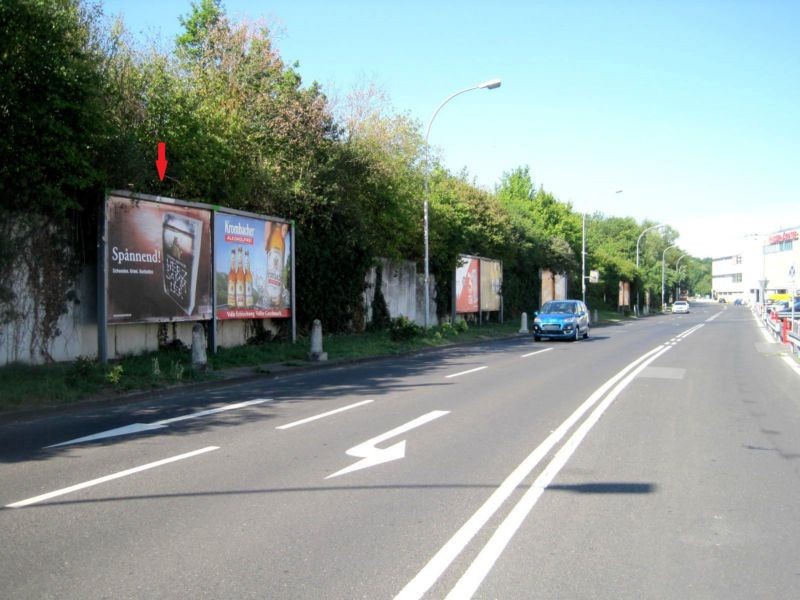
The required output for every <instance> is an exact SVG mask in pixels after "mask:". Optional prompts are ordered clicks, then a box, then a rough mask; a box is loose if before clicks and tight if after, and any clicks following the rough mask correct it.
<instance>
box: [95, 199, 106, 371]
mask: <svg viewBox="0 0 800 600" xmlns="http://www.w3.org/2000/svg"><path fill="white" fill-rule="evenodd" d="M105 207H106V203H105V200H104V201H103V202H101V203H100V210H99V213H100V214H99V219H98V222H97V226H98V228H99V230H100V235H98V236H97V360H98V361H99V362H100V364H103V365H104V364H106V363H107V362H108V308H107V305H106V302H107V300H108V272H107V270H106V239H107V235H108V225H107V224H106V209H105Z"/></svg>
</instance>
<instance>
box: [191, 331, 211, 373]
mask: <svg viewBox="0 0 800 600" xmlns="http://www.w3.org/2000/svg"><path fill="white" fill-rule="evenodd" d="M192 368H193V369H196V370H198V371H205V370H206V369H207V368H208V357H207V356H206V333H205V330H204V329H203V326H202V325H200V323H195V324H194V326H193V327H192Z"/></svg>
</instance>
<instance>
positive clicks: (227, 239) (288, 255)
mask: <svg viewBox="0 0 800 600" xmlns="http://www.w3.org/2000/svg"><path fill="white" fill-rule="evenodd" d="M214 262H215V264H214V277H215V283H216V310H217V319H221V320H224V319H273V318H281V317H291V315H292V289H291V281H292V273H291V269H292V230H291V227H290V225H289V224H288V223H286V222H283V221H273V220H267V219H259V218H253V217H247V216H242V215H238V214H235V213H225V212H217V213H215V215H214Z"/></svg>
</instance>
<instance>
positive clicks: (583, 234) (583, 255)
mask: <svg viewBox="0 0 800 600" xmlns="http://www.w3.org/2000/svg"><path fill="white" fill-rule="evenodd" d="M614 193H615V194H621V193H622V190H617V191H616V192H614ZM581 300H583V303H584V304H586V213H585V212H584V213H583V224H582V226H581Z"/></svg>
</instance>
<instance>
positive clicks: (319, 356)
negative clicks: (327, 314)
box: [308, 319, 328, 361]
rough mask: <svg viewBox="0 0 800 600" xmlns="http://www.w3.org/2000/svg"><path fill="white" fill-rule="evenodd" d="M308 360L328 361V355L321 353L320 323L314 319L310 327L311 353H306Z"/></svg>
mask: <svg viewBox="0 0 800 600" xmlns="http://www.w3.org/2000/svg"><path fill="white" fill-rule="evenodd" d="M308 360H313V361H322V360H328V353H327V352H323V351H322V322H321V321H320V320H319V319H314V324H313V325H312V326H311V352H309V353H308Z"/></svg>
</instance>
